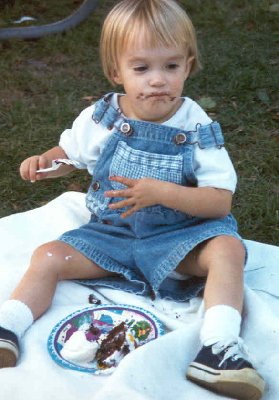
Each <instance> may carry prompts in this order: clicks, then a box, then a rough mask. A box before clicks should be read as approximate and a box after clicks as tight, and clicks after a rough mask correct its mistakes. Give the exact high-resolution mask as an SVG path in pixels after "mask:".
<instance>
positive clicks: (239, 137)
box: [0, 0, 279, 245]
mask: <svg viewBox="0 0 279 400" xmlns="http://www.w3.org/2000/svg"><path fill="white" fill-rule="evenodd" d="M79 3H81V1H70V0H61V1H59V2H57V1H56V2H54V1H52V0H49V1H29V2H27V1H23V0H22V1H15V5H14V7H8V6H5V7H4V6H3V1H0V27H1V26H2V27H4V26H8V25H9V24H11V22H10V21H14V20H16V19H19V18H20V17H21V16H22V15H31V16H35V17H38V18H39V21H41V22H43V23H45V22H50V21H54V20H55V19H56V18H61V17H64V16H66V15H69V14H70V12H71V11H72V10H73V8H75V7H77V6H78V5H79ZM114 3H116V2H115V1H112V0H103V1H100V5H99V7H98V8H97V10H96V11H95V13H93V14H92V15H91V16H90V17H89V18H88V19H87V21H86V22H84V23H83V24H81V25H79V26H78V27H76V28H75V29H73V30H72V31H70V32H67V33H64V34H58V35H54V36H48V37H45V38H43V39H40V40H29V41H20V40H13V41H6V42H3V41H2V42H0V81H1V85H0V167H1V175H2V176H1V183H0V185H1V187H0V193H1V204H2V208H1V213H0V216H2V217H3V216H6V215H9V214H11V213H15V212H20V211H25V210H29V209H31V208H34V207H38V206H40V205H42V204H44V203H46V202H47V201H49V200H51V199H53V198H55V197H56V196H58V195H59V194H61V193H63V192H64V191H67V190H79V191H85V190H86V187H87V185H88V183H89V178H88V176H87V175H86V174H85V173H83V172H82V173H80V172H76V173H74V174H73V175H71V176H69V177H67V178H61V179H58V180H48V181H44V182H40V183H36V184H31V183H26V182H24V181H22V180H21V178H20V177H19V174H18V168H19V165H20V163H21V161H22V160H23V159H25V158H26V157H28V156H30V155H34V154H39V153H41V152H43V151H45V150H46V149H47V148H49V147H52V146H54V145H56V144H57V141H58V138H59V136H60V133H61V132H62V131H63V130H64V129H65V128H66V127H70V126H71V123H72V121H73V119H74V118H75V117H76V116H77V115H78V114H79V112H80V111H81V110H82V109H83V108H84V107H86V106H87V105H89V104H90V101H91V100H93V101H94V100H95V99H97V98H99V97H100V96H101V95H103V94H104V93H106V92H108V91H110V90H111V89H112V88H111V87H110V84H109V83H108V82H107V81H106V80H105V78H104V77H103V76H102V72H101V69H100V64H99V55H98V41H99V34H100V26H101V23H102V20H103V18H104V16H105V14H106V13H107V11H108V10H109V9H110V7H111V6H112V5H113V4H114ZM1 4H2V5H1ZM57 4H59V7H58V9H57ZM181 4H182V5H184V6H185V9H186V10H188V12H189V14H190V16H191V18H192V20H193V22H194V24H195V26H196V28H197V32H198V39H199V43H200V51H201V56H202V64H203V69H202V71H201V72H200V73H199V74H197V75H196V76H195V77H193V78H191V79H190V80H189V81H188V82H187V84H186V87H185V91H184V93H185V94H186V95H188V96H190V97H191V98H193V99H195V100H197V101H199V102H201V103H202V104H203V105H204V106H205V107H206V108H207V111H208V112H209V113H210V114H211V115H212V117H213V119H216V120H218V121H219V122H220V123H221V125H222V127H223V131H224V133H225V138H226V143H227V148H228V150H229V151H230V154H231V157H232V159H233V162H234V165H235V168H236V170H237V173H238V177H239V180H238V190H237V193H236V194H235V197H234V206H233V212H234V214H235V216H236V217H237V219H238V222H239V227H240V233H241V234H242V236H243V237H245V238H246V239H252V240H258V241H262V242H266V243H272V244H277V245H278V238H279V235H278V220H279V215H278V204H279V202H278V193H279V183H278V176H279V174H278V165H279V163H278V154H279V152H278V150H279V136H278V120H279V106H278V103H279V98H278V93H279V92H278V64H279V58H278V54H277V52H276V46H278V36H276V24H278V16H279V14H278V11H277V12H276V9H277V10H278V7H277V8H276V4H275V2H272V1H260V0H249V1H246V0H244V1H243V0H242V1H240V0H232V1H230V0H223V1H221V0H220V1H218V0H184V1H181ZM186 5H187V7H186Z"/></svg>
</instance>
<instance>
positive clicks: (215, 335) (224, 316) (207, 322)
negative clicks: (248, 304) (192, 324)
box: [200, 305, 241, 346]
mask: <svg viewBox="0 0 279 400" xmlns="http://www.w3.org/2000/svg"><path fill="white" fill-rule="evenodd" d="M240 325H241V315H240V313H239V311H238V310H236V309H235V308H233V307H231V306H227V305H217V306H213V307H210V308H209V309H208V310H206V312H205V316H204V322H203V325H202V328H201V332H200V340H201V342H202V345H203V346H211V345H212V344H214V343H217V342H219V341H220V340H226V339H228V338H233V339H234V338H235V339H237V338H238V337H239V334H240Z"/></svg>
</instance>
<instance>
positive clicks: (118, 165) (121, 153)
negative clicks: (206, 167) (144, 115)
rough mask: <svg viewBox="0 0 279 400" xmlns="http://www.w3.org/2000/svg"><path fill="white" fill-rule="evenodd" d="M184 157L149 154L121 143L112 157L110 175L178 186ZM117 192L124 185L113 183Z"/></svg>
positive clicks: (179, 155)
mask: <svg viewBox="0 0 279 400" xmlns="http://www.w3.org/2000/svg"><path fill="white" fill-rule="evenodd" d="M182 173H183V155H181V154H178V155H172V154H158V153H149V152H146V151H142V150H135V149H133V148H132V147H130V146H128V145H127V143H126V142H122V141H119V142H118V144H117V147H116V149H115V152H114V155H113V157H112V162H111V165H110V175H118V176H124V177H126V178H132V179H140V178H154V179H159V180H161V181H168V182H173V183H177V184H181V183H182V175H183V174H182ZM111 184H112V187H113V188H114V189H116V190H119V189H122V188H123V187H124V185H122V184H120V183H118V182H114V181H112V182H111Z"/></svg>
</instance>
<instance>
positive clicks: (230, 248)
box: [176, 235, 245, 277]
mask: <svg viewBox="0 0 279 400" xmlns="http://www.w3.org/2000/svg"><path fill="white" fill-rule="evenodd" d="M244 262H245V248H244V246H243V244H242V242H241V240H239V239H238V238H236V237H233V236H228V235H220V236H216V237H214V238H212V239H208V240H205V241H204V242H202V243H200V244H199V245H197V246H196V247H195V248H194V249H193V250H192V251H190V252H189V253H188V254H187V256H186V257H185V258H184V260H182V261H181V263H180V264H179V265H178V267H177V268H176V271H177V272H179V273H181V274H189V275H195V276H201V277H204V276H207V274H208V271H209V269H210V268H211V266H213V267H215V266H218V265H223V266H224V265H225V264H227V265H234V266H235V267H237V266H239V267H240V268H243V267H244Z"/></svg>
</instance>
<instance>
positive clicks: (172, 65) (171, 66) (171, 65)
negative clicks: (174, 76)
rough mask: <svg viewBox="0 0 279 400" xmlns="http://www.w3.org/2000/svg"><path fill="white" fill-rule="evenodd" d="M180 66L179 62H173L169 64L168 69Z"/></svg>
mask: <svg viewBox="0 0 279 400" xmlns="http://www.w3.org/2000/svg"><path fill="white" fill-rule="evenodd" d="M178 67H179V65H178V64H175V63H171V64H168V65H167V69H177V68H178Z"/></svg>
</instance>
